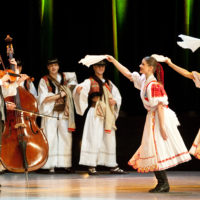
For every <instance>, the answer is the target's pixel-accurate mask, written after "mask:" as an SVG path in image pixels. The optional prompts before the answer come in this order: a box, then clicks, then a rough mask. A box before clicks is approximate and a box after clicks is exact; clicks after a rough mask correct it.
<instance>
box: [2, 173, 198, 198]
mask: <svg viewBox="0 0 200 200" xmlns="http://www.w3.org/2000/svg"><path fill="white" fill-rule="evenodd" d="M28 177H29V181H28V183H29V186H27V182H26V177H25V175H24V174H16V173H5V174H2V175H0V181H1V185H2V187H1V193H0V198H1V199H15V200H18V199H20V200H23V199H48V200H51V199H57V200H61V199H65V200H80V199H81V200H90V199H91V200H96V199H98V200H104V199H108V200H113V199H123V200H126V199H132V200H134V199H137V200H138V199H143V200H144V199H148V200H159V199H162V200H163V199H166V200H169V199H171V200H173V199H182V200H185V199H188V200H193V199H200V172H199V171H195V172H194V171H193V172H191V171H169V172H168V178H169V183H170V186H171V191H170V192H169V193H164V194H150V193H148V190H149V189H150V188H152V187H153V186H154V185H155V183H156V180H155V178H154V176H153V174H152V173H149V174H139V173H136V172H133V171H131V172H129V173H128V174H126V175H111V174H108V173H107V172H103V171H102V172H101V174H100V175H97V176H89V175H88V174H87V173H86V172H76V173H73V174H64V173H58V174H43V173H36V172H32V173H29V176H28Z"/></svg>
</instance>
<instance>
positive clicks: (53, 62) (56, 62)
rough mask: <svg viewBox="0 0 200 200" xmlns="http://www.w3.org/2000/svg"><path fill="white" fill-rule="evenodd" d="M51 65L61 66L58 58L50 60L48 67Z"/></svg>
mask: <svg viewBox="0 0 200 200" xmlns="http://www.w3.org/2000/svg"><path fill="white" fill-rule="evenodd" d="M51 64H59V61H58V59H57V58H53V59H49V60H48V61H47V66H49V65H51Z"/></svg>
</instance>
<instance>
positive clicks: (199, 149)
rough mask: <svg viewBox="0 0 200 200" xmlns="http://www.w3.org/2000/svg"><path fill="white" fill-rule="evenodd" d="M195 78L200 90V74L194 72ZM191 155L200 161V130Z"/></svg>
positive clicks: (191, 149)
mask: <svg viewBox="0 0 200 200" xmlns="http://www.w3.org/2000/svg"><path fill="white" fill-rule="evenodd" d="M192 74H193V76H194V79H193V81H194V83H195V85H196V87H197V88H200V73H198V72H195V71H193V72H192ZM189 152H190V154H192V155H193V156H195V157H196V158H197V159H200V129H199V131H198V133H197V136H196V138H195V140H194V142H193V144H192V147H191V148H190V151H189Z"/></svg>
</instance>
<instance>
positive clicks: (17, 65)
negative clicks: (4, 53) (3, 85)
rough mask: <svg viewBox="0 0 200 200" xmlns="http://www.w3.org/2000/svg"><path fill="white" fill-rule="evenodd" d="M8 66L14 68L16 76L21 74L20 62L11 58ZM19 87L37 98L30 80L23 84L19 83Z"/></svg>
mask: <svg viewBox="0 0 200 200" xmlns="http://www.w3.org/2000/svg"><path fill="white" fill-rule="evenodd" d="M10 64H11V65H14V66H15V73H16V74H21V72H22V69H23V67H22V62H21V60H19V59H18V60H15V59H14V58H12V59H11V60H10ZM20 86H22V87H24V88H25V89H26V90H27V91H29V92H30V93H31V94H32V95H33V96H34V97H35V98H36V99H37V97H38V95H37V90H36V88H35V86H34V84H33V82H32V81H31V80H30V79H27V80H25V81H23V82H21V84H20Z"/></svg>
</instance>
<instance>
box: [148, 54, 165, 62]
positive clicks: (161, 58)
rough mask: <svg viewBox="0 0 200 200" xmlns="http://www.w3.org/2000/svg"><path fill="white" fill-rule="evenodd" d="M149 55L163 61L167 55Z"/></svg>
mask: <svg viewBox="0 0 200 200" xmlns="http://www.w3.org/2000/svg"><path fill="white" fill-rule="evenodd" d="M151 57H153V58H155V59H156V60H157V62H165V61H166V60H167V57H165V56H162V55H158V54H152V55H151Z"/></svg>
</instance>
